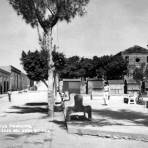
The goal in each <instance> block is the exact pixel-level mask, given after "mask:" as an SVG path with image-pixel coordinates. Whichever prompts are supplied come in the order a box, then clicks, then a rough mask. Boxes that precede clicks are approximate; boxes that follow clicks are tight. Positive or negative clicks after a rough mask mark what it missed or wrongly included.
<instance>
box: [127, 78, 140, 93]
mask: <svg viewBox="0 0 148 148" xmlns="http://www.w3.org/2000/svg"><path fill="white" fill-rule="evenodd" d="M126 84H127V93H129V94H130V93H134V92H137V93H139V91H140V90H141V84H140V82H137V81H135V80H133V79H128V80H126Z"/></svg>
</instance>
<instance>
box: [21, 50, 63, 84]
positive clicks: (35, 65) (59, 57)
mask: <svg viewBox="0 0 148 148" xmlns="http://www.w3.org/2000/svg"><path fill="white" fill-rule="evenodd" d="M52 54H53V61H54V64H55V65H54V67H55V71H56V72H60V70H61V69H63V67H64V64H65V56H64V54H63V53H59V52H56V51H55V50H54V51H53V52H52ZM21 63H22V65H23V68H24V70H25V71H26V73H27V76H28V77H29V78H30V79H31V80H34V81H42V82H44V84H45V85H46V86H47V84H46V80H47V79H48V52H47V50H41V51H37V50H36V51H34V52H31V51H28V52H27V53H25V52H24V51H23V52H22V56H21Z"/></svg>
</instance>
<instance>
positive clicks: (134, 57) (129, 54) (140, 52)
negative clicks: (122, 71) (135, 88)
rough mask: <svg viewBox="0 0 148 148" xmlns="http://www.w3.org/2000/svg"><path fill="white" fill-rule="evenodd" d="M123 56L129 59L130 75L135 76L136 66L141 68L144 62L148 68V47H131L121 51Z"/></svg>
mask: <svg viewBox="0 0 148 148" xmlns="http://www.w3.org/2000/svg"><path fill="white" fill-rule="evenodd" d="M121 54H122V57H123V58H124V59H125V60H127V61H128V77H129V78H133V72H134V70H135V68H140V67H141V66H142V64H143V66H144V68H146V66H147V64H148V49H145V48H143V47H140V46H137V45H135V46H133V47H130V48H128V49H126V50H124V51H123V52H121Z"/></svg>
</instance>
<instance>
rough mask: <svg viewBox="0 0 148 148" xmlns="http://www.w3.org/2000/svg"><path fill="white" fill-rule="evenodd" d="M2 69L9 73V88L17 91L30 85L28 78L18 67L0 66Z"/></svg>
mask: <svg viewBox="0 0 148 148" xmlns="http://www.w3.org/2000/svg"><path fill="white" fill-rule="evenodd" d="M0 68H1V69H2V70H3V71H5V72H7V73H9V74H10V75H9V81H8V83H9V87H8V88H9V89H11V90H12V91H18V90H22V89H26V88H27V87H29V86H30V80H29V78H28V77H27V76H26V75H25V74H24V73H22V72H21V71H20V70H19V69H17V68H15V67H14V66H11V65H10V66H1V67H0Z"/></svg>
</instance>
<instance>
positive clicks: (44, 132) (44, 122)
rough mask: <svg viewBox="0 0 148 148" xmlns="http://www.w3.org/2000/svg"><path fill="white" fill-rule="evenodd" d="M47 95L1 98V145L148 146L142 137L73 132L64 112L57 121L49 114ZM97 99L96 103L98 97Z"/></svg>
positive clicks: (49, 147)
mask: <svg viewBox="0 0 148 148" xmlns="http://www.w3.org/2000/svg"><path fill="white" fill-rule="evenodd" d="M46 97H47V93H46V92H41V91H40V92H27V93H26V92H23V93H18V92H14V93H13V94H12V102H11V103H10V102H8V98H7V96H4V97H3V98H1V99H0V148H34V147H36V148H90V147H93V148H98V147H100V148H108V147H111V146H112V147H114V148H117V147H118V148H126V147H127V148H128V147H130V148H132V147H133V148H146V147H147V146H148V143H147V142H146V141H142V140H132V139H130V140H129V139H119V138H115V137H114V138H113V137H107V136H106V137H98V136H90V135H82V134H81V135H77V134H70V133H68V132H67V130H66V126H65V122H64V117H63V113H62V112H59V113H55V117H54V122H51V121H50V118H49V117H48V116H47V99H46ZM97 101H98V100H97ZM91 102H92V101H91ZM93 102H94V106H95V105H96V103H95V100H93ZM87 103H88V102H87ZM92 105H93V104H92ZM104 109H107V108H104ZM94 117H95V116H94Z"/></svg>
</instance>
